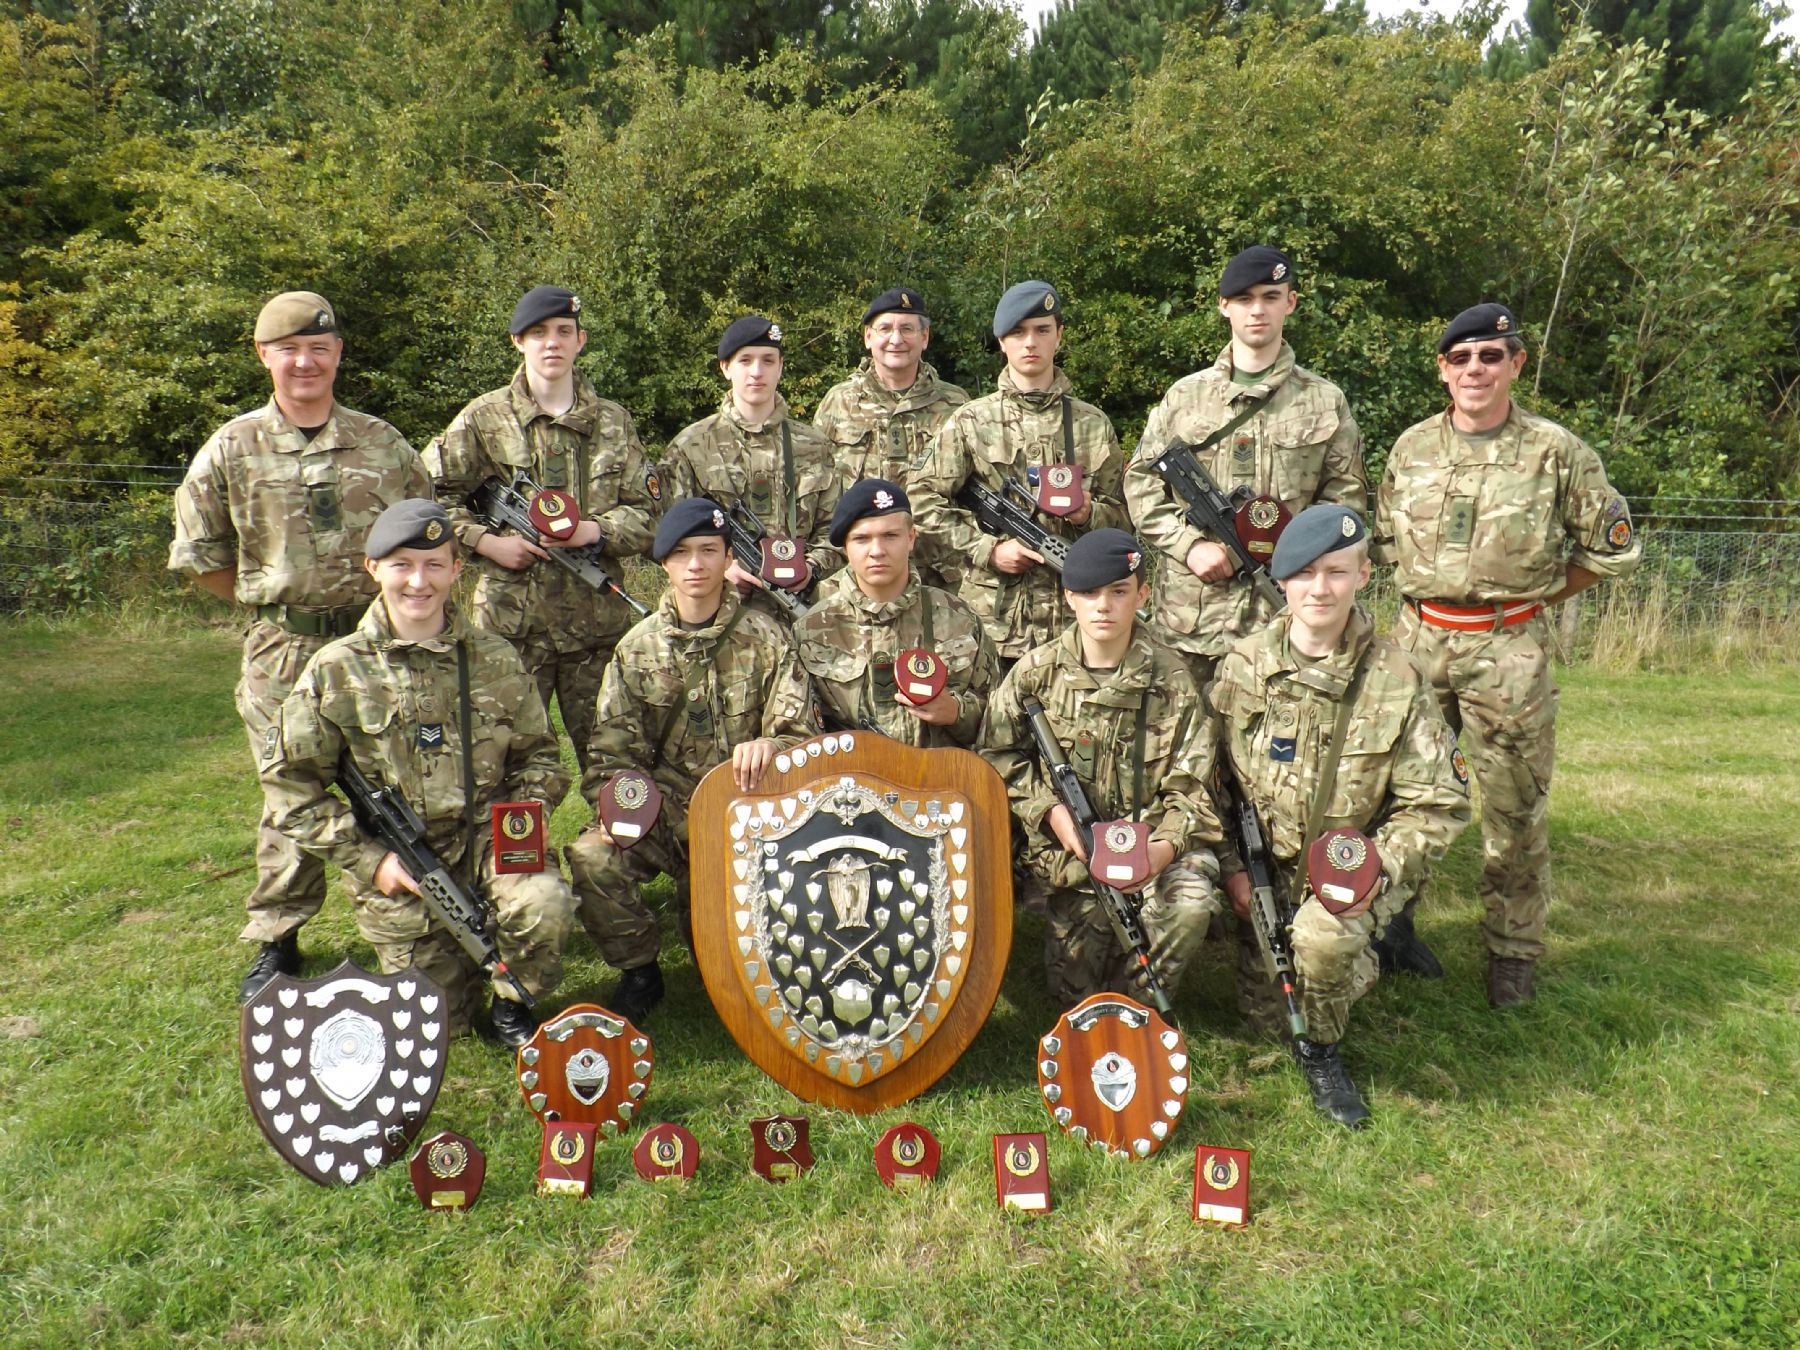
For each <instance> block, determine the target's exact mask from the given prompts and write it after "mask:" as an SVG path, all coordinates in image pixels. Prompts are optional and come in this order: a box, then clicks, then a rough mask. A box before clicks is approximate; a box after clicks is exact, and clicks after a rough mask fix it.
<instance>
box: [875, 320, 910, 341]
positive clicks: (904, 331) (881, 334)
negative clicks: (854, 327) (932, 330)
mask: <svg viewBox="0 0 1800 1350" xmlns="http://www.w3.org/2000/svg"><path fill="white" fill-rule="evenodd" d="M869 331H870V332H872V333H873V334H874V335H875V336H876V337H878V338H881V339H882V340H883V341H885V340H886V339H888V338H891V337H897V338H916V337H917V336H919V334H920V333H921V332H922V331H923V330H922V329H921V328H920V327H919V325H918V324H916V323H896V324H886V323H884V324H877V325H876V326H875V327H873V328H871V329H870V330H869Z"/></svg>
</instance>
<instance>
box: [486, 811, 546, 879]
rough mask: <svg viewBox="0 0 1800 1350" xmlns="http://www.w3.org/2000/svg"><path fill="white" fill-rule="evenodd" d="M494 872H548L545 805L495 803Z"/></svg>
mask: <svg viewBox="0 0 1800 1350" xmlns="http://www.w3.org/2000/svg"><path fill="white" fill-rule="evenodd" d="M493 813H494V814H493V822H494V870H495V871H496V872H499V873H500V874H502V875H505V874H506V873H508V872H541V871H543V870H544V806H543V803H542V802H495V803H494V807H493Z"/></svg>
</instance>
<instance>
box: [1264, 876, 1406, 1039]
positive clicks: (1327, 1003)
mask: <svg viewBox="0 0 1800 1350" xmlns="http://www.w3.org/2000/svg"><path fill="white" fill-rule="evenodd" d="M1402 903H1404V902H1403V901H1402ZM1382 904H1383V914H1384V918H1383V919H1377V918H1376V916H1375V915H1374V914H1373V913H1372V912H1369V913H1363V914H1358V915H1355V916H1354V917H1351V918H1339V917H1337V916H1336V915H1334V914H1332V913H1331V912H1330V911H1328V910H1327V909H1326V908H1325V907H1324V906H1323V905H1321V904H1320V903H1319V902H1318V901H1317V900H1316V899H1311V898H1309V899H1308V900H1307V902H1306V903H1305V904H1304V905H1302V906H1300V908H1299V910H1298V911H1297V912H1296V913H1295V915H1294V924H1293V930H1292V936H1293V943H1294V975H1295V980H1294V983H1295V985H1296V986H1297V988H1298V991H1299V995H1300V1011H1301V1012H1302V1013H1303V1014H1304V1015H1305V1017H1306V1036H1307V1039H1308V1040H1310V1041H1316V1042H1317V1043H1319V1044H1320V1045H1336V1044H1337V1043H1338V1042H1339V1041H1340V1040H1342V1039H1343V1036H1344V1031H1345V1028H1347V1027H1348V1026H1349V1025H1350V1006H1351V1005H1352V1004H1353V1003H1355V1002H1356V1001H1357V1000H1358V999H1359V998H1361V997H1362V996H1363V995H1364V994H1366V993H1368V992H1369V990H1371V989H1373V988H1374V987H1375V981H1376V980H1377V978H1379V975H1380V965H1379V963H1378V962H1377V961H1376V959H1375V953H1374V952H1373V951H1372V950H1371V949H1370V944H1371V943H1372V942H1373V941H1374V938H1375V934H1376V933H1377V932H1378V931H1379V930H1380V928H1381V927H1382V926H1384V924H1385V915H1387V914H1390V913H1398V912H1399V908H1398V906H1396V907H1395V908H1394V909H1392V910H1389V909H1387V904H1388V897H1387V896H1383V897H1382ZM1232 923H1233V927H1234V928H1235V929H1236V930H1237V993H1238V1008H1239V1010H1240V1011H1241V1012H1242V1013H1243V1014H1244V1018H1245V1020H1246V1021H1247V1022H1249V1023H1250V1027H1251V1029H1252V1030H1253V1031H1255V1032H1256V1033H1257V1034H1259V1035H1263V1036H1270V1037H1274V1038H1275V1039H1279V1040H1285V1039H1286V1038H1287V1035H1288V1024H1287V1003H1286V1001H1285V1000H1284V999H1283V998H1282V996H1281V988H1280V986H1279V985H1277V984H1276V983H1275V981H1274V980H1273V979H1272V978H1271V977H1270V975H1269V969H1268V966H1267V964H1266V963H1265V962H1264V961H1263V955H1262V948H1261V946H1259V945H1258V943H1257V941H1256V930H1255V929H1254V928H1253V927H1252V926H1251V924H1250V921H1249V920H1248V919H1240V918H1238V917H1237V916H1236V915H1235V914H1234V915H1233V916H1232Z"/></svg>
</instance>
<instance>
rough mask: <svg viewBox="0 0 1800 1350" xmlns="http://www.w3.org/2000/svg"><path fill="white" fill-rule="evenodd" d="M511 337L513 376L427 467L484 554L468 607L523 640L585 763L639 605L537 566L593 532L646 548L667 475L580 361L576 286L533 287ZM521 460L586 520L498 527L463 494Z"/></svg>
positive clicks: (433, 447) (623, 549)
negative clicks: (539, 531) (566, 527)
mask: <svg viewBox="0 0 1800 1350" xmlns="http://www.w3.org/2000/svg"><path fill="white" fill-rule="evenodd" d="M512 345H513V346H514V347H515V348H517V349H518V352H519V355H520V356H521V357H522V358H523V360H522V361H521V364H520V366H519V369H518V372H517V373H516V374H515V375H514V376H513V379H512V383H511V384H510V385H508V386H507V387H506V388H504V389H495V390H493V391H492V392H490V393H486V394H483V395H482V396H481V397H480V398H478V399H476V400H475V401H474V402H472V403H470V404H469V405H468V406H467V407H465V408H464V409H463V410H462V411H461V412H459V413H458V414H457V415H456V417H455V418H454V419H453V420H452V421H451V423H450V425H449V426H448V427H447V428H445V430H444V433H443V435H441V436H439V437H438V438H437V439H436V440H434V441H433V442H432V443H431V444H430V445H428V446H426V447H425V467H426V468H427V469H428V470H429V471H430V473H431V478H432V482H433V483H434V484H435V485H436V488H437V495H438V498H439V499H440V500H441V501H444V502H447V503H452V505H451V519H452V520H454V521H455V522H456V537H457V539H458V540H459V541H460V542H461V544H462V545H463V547H464V548H466V549H469V550H470V551H472V552H473V553H475V554H476V555H477V557H478V558H479V561H478V562H477V563H476V565H475V573H476V581H475V593H474V596H473V598H472V600H471V603H470V608H471V618H472V619H473V621H474V622H475V624H476V625H477V626H479V627H481V628H485V629H487V630H488V631H490V632H494V633H498V634H500V635H501V636H502V637H504V638H505V639H506V640H507V641H509V642H511V643H512V644H513V646H514V647H515V648H517V649H518V653H519V656H520V657H521V658H522V659H523V660H524V662H525V668H526V669H527V670H529V671H530V672H531V673H532V675H533V677H534V678H535V679H536V680H537V686H538V694H539V696H540V697H541V698H542V699H543V700H544V706H545V707H549V705H550V696H551V694H552V693H554V694H555V695H556V701H557V703H558V705H559V706H560V707H561V708H562V720H563V726H564V727H566V728H567V729H568V732H569V740H570V741H571V742H572V743H573V744H574V746H575V756H576V759H577V760H578V761H581V762H585V756H586V755H587V746H588V739H589V737H590V736H591V735H592V734H593V722H594V701H595V699H597V698H598V697H599V694H600V677H601V675H602V674H603V673H604V672H605V670H606V662H607V660H608V659H609V658H610V657H611V656H612V649H613V644H615V643H616V642H617V641H618V640H619V636H620V634H622V633H623V632H624V631H625V630H626V629H627V628H628V627H630V626H631V625H630V623H629V622H628V621H629V620H630V618H631V611H630V610H629V609H628V608H627V607H626V604H625V602H624V601H623V600H622V599H620V598H619V597H618V596H616V595H613V594H611V593H605V594H602V593H601V592H598V591H596V590H595V589H594V588H593V587H592V586H589V585H588V584H587V583H586V582H584V581H582V580H581V579H580V578H579V577H577V576H575V575H574V574H573V573H571V572H569V571H567V570H566V569H564V568H561V567H555V566H544V565H542V564H543V562H544V560H545V559H546V558H547V557H548V554H547V553H546V552H545V550H546V549H551V548H579V547H583V546H586V545H589V544H594V543H598V544H599V545H600V546H601V548H602V549H603V551H604V552H605V553H606V555H607V556H608V557H612V558H620V559H623V558H631V557H636V556H638V555H639V554H641V553H643V551H644V550H645V549H646V548H648V547H649V544H650V536H651V532H652V531H653V530H654V529H655V523H656V522H655V510H656V504H655V498H656V496H657V493H658V491H659V490H660V487H659V482H658V479H657V477H656V474H655V472H654V470H647V469H646V467H645V463H644V447H643V445H642V444H640V443H639V441H638V434H637V428H636V427H635V426H634V425H633V424H632V420H631V414H630V413H628V412H626V411H625V409H624V408H622V407H620V406H619V405H618V404H617V403H614V402H612V401H611V400H610V399H604V398H601V397H600V396H599V395H598V394H597V393H595V391H594V386H593V383H592V382H591V381H590V380H589V379H588V377H587V376H586V375H584V374H582V373H581V372H580V371H579V370H577V369H576V368H575V358H576V357H577V356H579V355H580V353H581V349H582V348H583V347H585V346H586V345H587V332H586V331H585V330H584V329H583V328H582V326H581V299H580V297H578V296H577V295H576V294H575V293H574V292H573V291H568V290H565V289H563V288H562V287H561V286H536V287H533V288H532V289H531V290H529V291H527V292H526V293H525V295H524V298H522V299H521V300H520V301H519V303H518V304H517V305H516V306H515V307H514V309H513V315H512ZM521 471H522V472H524V473H525V474H527V475H529V476H530V478H531V480H532V482H533V483H535V484H536V485H537V486H538V487H540V488H555V489H557V490H559V491H561V492H564V493H566V494H567V495H568V496H570V497H571V498H573V499H574V501H575V505H576V508H577V509H578V510H579V511H580V513H581V524H580V525H578V526H577V527H576V529H575V532H574V533H573V534H571V535H570V536H569V537H568V538H567V539H563V540H555V539H550V538H547V537H533V538H530V539H527V538H525V537H524V536H523V535H521V534H519V533H517V532H516V531H513V530H496V529H494V528H493V527H492V526H491V525H489V524H488V523H487V522H486V521H484V520H482V519H481V518H480V517H478V516H477V515H476V514H475V513H474V512H473V511H471V510H470V509H469V507H468V506H466V505H462V504H461V503H463V501H464V499H465V498H467V497H468V496H469V494H470V493H472V492H474V491H475V490H476V489H477V488H479V487H480V486H481V485H482V484H483V483H484V482H486V481H487V480H488V479H489V478H499V479H500V480H501V481H502V482H505V483H510V482H511V481H512V479H513V475H514V474H516V473H519V472H521Z"/></svg>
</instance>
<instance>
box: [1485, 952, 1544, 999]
mask: <svg viewBox="0 0 1800 1350" xmlns="http://www.w3.org/2000/svg"><path fill="white" fill-rule="evenodd" d="M1536 964H1537V963H1536V962H1534V961H1531V960H1529V959H1528V958H1526V957H1523V956H1496V955H1494V953H1492V952H1489V953H1488V981H1487V984H1488V1006H1489V1007H1490V1008H1517V1007H1520V1006H1522V1005H1523V1004H1526V1003H1529V1002H1531V1000H1532V999H1533V998H1535V997H1536V996H1537V991H1536V990H1535V989H1533V988H1532V987H1531V978H1532V969H1533V967H1534V966H1535V965H1536Z"/></svg>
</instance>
